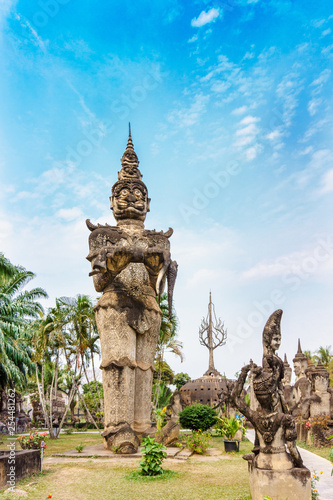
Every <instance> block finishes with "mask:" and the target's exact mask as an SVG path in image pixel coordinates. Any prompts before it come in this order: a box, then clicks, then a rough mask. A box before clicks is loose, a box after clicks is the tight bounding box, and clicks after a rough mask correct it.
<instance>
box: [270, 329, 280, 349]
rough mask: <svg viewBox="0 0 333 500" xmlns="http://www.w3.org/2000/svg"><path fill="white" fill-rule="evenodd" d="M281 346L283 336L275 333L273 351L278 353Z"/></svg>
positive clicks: (272, 344) (272, 341)
mask: <svg viewBox="0 0 333 500" xmlns="http://www.w3.org/2000/svg"><path fill="white" fill-rule="evenodd" d="M280 345H281V335H280V334H279V333H274V335H273V337H272V340H271V347H272V349H273V351H274V352H275V351H277V350H278V349H279V347H280Z"/></svg>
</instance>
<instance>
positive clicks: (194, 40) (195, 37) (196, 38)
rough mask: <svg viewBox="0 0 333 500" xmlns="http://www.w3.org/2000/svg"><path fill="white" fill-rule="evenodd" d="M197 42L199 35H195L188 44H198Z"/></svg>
mask: <svg viewBox="0 0 333 500" xmlns="http://www.w3.org/2000/svg"><path fill="white" fill-rule="evenodd" d="M197 40H198V35H193V36H192V38H190V39H189V40H188V43H193V42H196V41H197Z"/></svg>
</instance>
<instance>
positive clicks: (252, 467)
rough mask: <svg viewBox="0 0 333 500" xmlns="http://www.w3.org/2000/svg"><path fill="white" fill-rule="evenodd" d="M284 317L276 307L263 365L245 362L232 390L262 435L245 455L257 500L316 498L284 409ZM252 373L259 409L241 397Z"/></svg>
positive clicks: (267, 333)
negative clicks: (266, 499)
mask: <svg viewBox="0 0 333 500" xmlns="http://www.w3.org/2000/svg"><path fill="white" fill-rule="evenodd" d="M281 316H282V311H281V310H278V311H275V312H274V313H273V314H272V315H271V316H270V318H269V319H268V321H267V323H266V325H265V328H264V332H263V346H264V355H263V366H262V367H260V366H257V365H255V364H253V362H252V361H251V362H250V363H249V364H248V365H246V366H244V367H243V368H242V370H241V374H240V376H239V378H238V380H237V382H236V385H235V388H234V390H233V393H232V399H233V402H234V405H235V406H236V407H237V408H238V409H239V410H240V411H241V412H242V413H243V415H245V416H246V417H247V419H248V420H249V421H250V422H251V423H252V425H253V427H254V428H255V431H256V435H257V446H256V447H255V448H254V450H253V451H254V453H253V454H250V455H245V456H244V457H243V458H245V459H246V460H248V463H249V474H250V489H251V498H252V500H259V499H260V500H261V499H262V498H263V497H264V496H270V497H272V498H274V500H285V499H286V498H288V499H289V500H299V499H300V498H302V500H308V499H310V498H311V480H310V476H311V474H310V471H309V470H308V469H306V468H305V467H304V465H303V462H302V459H301V456H300V454H299V452H298V449H297V447H296V437H297V435H296V429H295V422H294V419H293V417H292V416H291V415H290V414H288V413H285V411H284V410H285V409H286V405H285V401H284V397H283V391H282V380H283V377H284V366H283V362H282V360H281V359H280V358H279V357H278V356H277V354H276V353H275V352H276V350H277V349H278V347H279V346H280V342H281V334H280V321H281ZM249 372H251V373H252V378H253V391H254V394H255V397H256V400H257V402H258V408H257V409H251V408H249V407H248V405H247V404H246V403H245V401H244V399H243V398H242V397H241V393H242V390H243V387H244V384H245V380H246V378H247V375H248V373H249ZM286 445H287V449H288V451H287V450H286Z"/></svg>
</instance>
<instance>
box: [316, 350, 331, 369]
mask: <svg viewBox="0 0 333 500" xmlns="http://www.w3.org/2000/svg"><path fill="white" fill-rule="evenodd" d="M314 358H315V359H316V360H317V361H319V360H320V361H321V362H322V364H323V365H324V366H325V368H327V367H328V365H329V363H330V362H331V361H332V359H333V353H332V352H331V346H330V345H328V346H326V347H322V346H320V347H319V349H318V351H316V354H315V356H314Z"/></svg>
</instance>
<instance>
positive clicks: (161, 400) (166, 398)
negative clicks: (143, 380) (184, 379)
mask: <svg viewBox="0 0 333 500" xmlns="http://www.w3.org/2000/svg"><path fill="white" fill-rule="evenodd" d="M155 391H156V385H155V384H154V385H153V394H155ZM171 396H172V390H171V389H170V388H169V387H168V386H167V385H166V384H165V383H164V382H163V381H162V382H160V385H159V386H158V398H157V402H156V408H164V407H165V406H168V404H169V402H170V399H171Z"/></svg>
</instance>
